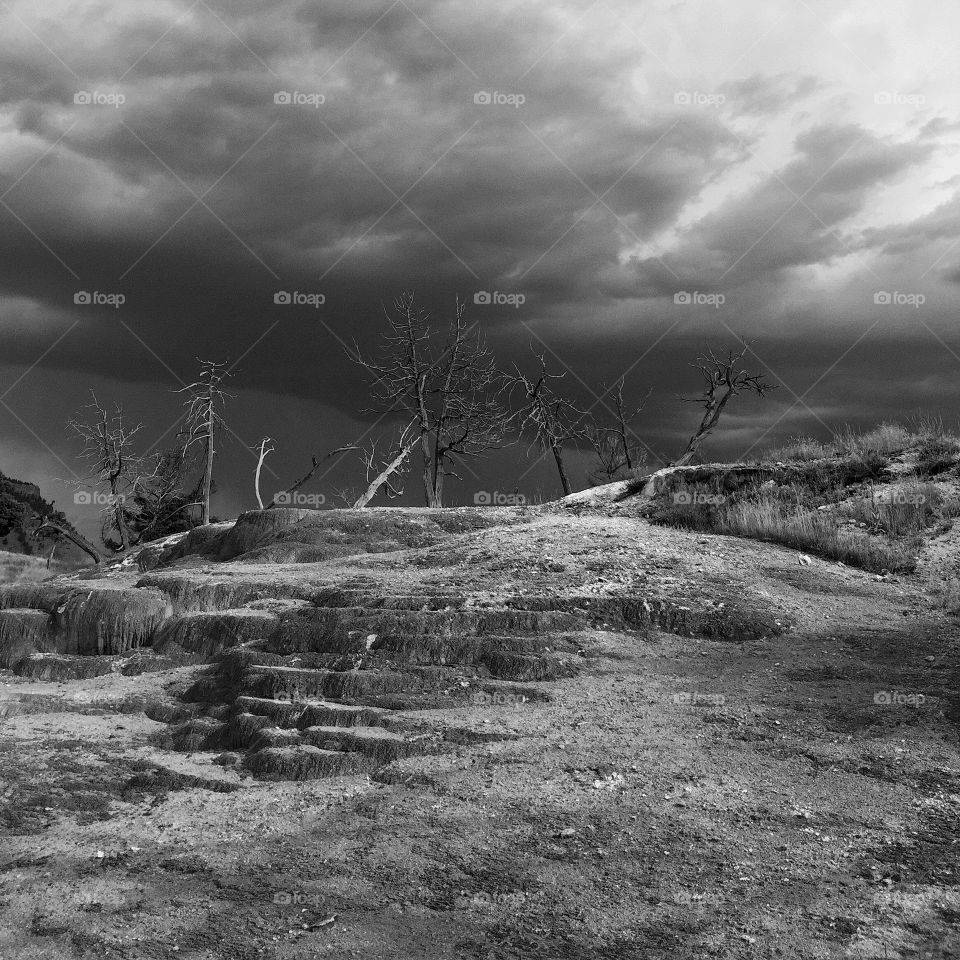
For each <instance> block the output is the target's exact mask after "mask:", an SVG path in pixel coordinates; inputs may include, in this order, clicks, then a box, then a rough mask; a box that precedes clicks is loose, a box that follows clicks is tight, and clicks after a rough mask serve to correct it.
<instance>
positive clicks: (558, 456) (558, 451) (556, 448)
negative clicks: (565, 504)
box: [550, 443, 571, 497]
mask: <svg viewBox="0 0 960 960" xmlns="http://www.w3.org/2000/svg"><path fill="white" fill-rule="evenodd" d="M550 449H551V450H552V451H553V459H554V460H556V461H557V473H559V474H560V486H561V487H563V495H564V496H565V497H566V496H569V495H570V493H571V490H570V481H569V480H568V479H567V472H566V470H564V468H563V449H562V448H561V447H560V444H559V443H552V444H550Z"/></svg>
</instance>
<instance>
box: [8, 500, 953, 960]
mask: <svg viewBox="0 0 960 960" xmlns="http://www.w3.org/2000/svg"><path fill="white" fill-rule="evenodd" d="M936 551H939V553H937V552H936ZM936 551H933V550H929V549H928V551H927V552H928V553H930V555H931V556H935V557H936V558H937V559H936V562H937V564H939V565H940V567H941V568H945V567H947V566H949V565H950V564H953V563H954V562H955V560H956V552H955V551H954V550H953V548H952V547H950V546H946V547H945V546H944V544H943V542H938V544H937V546H936ZM801 558H802V562H801ZM931 582H932V581H931V580H930V572H929V571H927V573H926V574H924V573H908V574H885V575H878V574H874V573H868V572H865V571H862V570H858V569H855V568H852V567H850V566H848V565H842V564H838V563H836V562H835V561H828V560H823V559H820V558H817V557H810V556H808V555H806V554H801V553H798V552H797V551H795V550H791V549H789V548H787V547H783V546H779V545H775V544H769V543H758V542H754V541H750V540H745V539H740V538H735V537H730V536H718V535H711V534H706V533H703V532H699V531H695V530H680V529H671V528H670V527H666V526H662V525H655V524H651V523H650V522H649V521H648V520H646V519H644V518H643V517H642V516H639V515H638V512H637V511H630V510H626V509H613V508H610V507H604V506H602V505H600V506H598V505H597V503H596V502H593V503H592V504H591V505H589V506H588V507H587V508H584V507H583V506H582V504H581V506H580V507H578V508H577V509H575V510H571V509H570V508H569V506H568V505H563V504H560V505H556V506H550V507H547V508H542V509H540V508H538V509H534V508H515V509H491V510H478V509H452V510H443V511H437V510H411V509H394V510H390V509H378V510H367V511H326V512H322V513H317V512H311V511H294V510H280V511H269V512H253V513H250V514H244V515H243V516H242V517H241V518H240V519H239V520H238V521H237V522H236V524H221V525H215V526H213V527H208V528H200V529H198V530H195V531H193V532H191V533H190V534H189V535H187V536H185V537H174V538H170V539H169V541H167V542H165V543H164V544H157V545H153V546H151V547H149V548H147V549H145V550H143V551H142V552H141V553H140V555H139V556H131V557H129V558H127V559H126V560H125V561H124V562H122V563H118V564H115V565H114V566H113V567H111V568H109V569H106V570H103V571H89V572H87V573H83V574H77V575H72V576H70V577H63V578H58V579H56V580H54V581H51V582H49V583H45V584H40V585H32V586H22V585H19V586H18V585H13V586H8V587H6V588H2V589H0V608H2V609H0V652H2V653H3V656H4V658H5V663H6V664H7V665H9V666H10V667H12V670H10V671H7V672H6V673H5V674H4V678H3V680H4V686H3V687H2V688H0V689H2V690H3V691H4V696H5V700H4V701H3V703H2V704H0V706H2V707H3V712H4V713H5V714H6V720H5V721H4V722H3V725H2V727H0V746H2V749H0V779H2V783H0V830H2V831H3V833H4V845H5V851H6V852H5V854H4V857H5V858H6V859H5V860H4V863H3V867H4V869H3V870H2V871H0V894H2V897H3V903H4V908H3V919H2V926H0V943H2V946H3V953H4V956H12V957H20V956H22V957H31V958H32V957H77V958H86V957H94V956H97V957H103V956H107V957H116V958H121V957H122V958H129V960H134V958H136V960H141V958H153V957H157V958H159V957H172V956H177V957H191V958H198V960H199V958H205V960H208V958H212V957H216V958H220V957H223V958H228V957H229V958H236V957H240V958H251V960H252V958H255V957H256V958H261V957H269V958H281V957H283V958H291V957H292V958H308V957H309V958H312V957H315V956H330V957H355V956H364V957H396V958H401V957H403V958H419V957H424V958H427V957H430V958H447V957H449V958H461V957H477V958H486V957H490V956H493V957H497V958H500V957H517V958H520V957H523V958H529V957H534V958H544V960H546V958H577V960H580V958H588V957H589V958H610V957H614V958H618V957H623V958H628V957H629V958H634V957H637V958H639V957H645V958H652V957H657V958H660V957H662V958H683V957H691V958H693V957H698V958H699V957H705V956H710V957H722V958H741V957H744V958H746V957H757V958H759V957H770V956H777V957H788V958H797V960H799V958H804V960H807V958H828V957H829V958H833V957H840V956H850V957H870V958H874V957H875V958H880V957H889V958H892V957H912V956H927V957H942V958H946V957H954V956H956V955H958V953H960V939H958V935H957V930H956V919H957V917H958V916H960V891H958V882H960V864H958V859H957V846H956V837H957V836H958V829H957V828H958V826H960V752H958V744H957V729H958V727H957V725H958V722H960V700H958V697H957V679H958V671H957V663H958V660H957V653H958V642H957V640H958V636H957V621H956V619H955V618H954V617H953V616H952V615H951V614H950V613H948V612H947V611H946V610H945V609H944V605H943V604H942V602H941V601H940V598H939V597H938V596H937V595H936V594H935V592H934V591H933V590H932V589H931V586H930V584H931Z"/></svg>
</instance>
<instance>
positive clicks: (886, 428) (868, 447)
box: [831, 423, 916, 457]
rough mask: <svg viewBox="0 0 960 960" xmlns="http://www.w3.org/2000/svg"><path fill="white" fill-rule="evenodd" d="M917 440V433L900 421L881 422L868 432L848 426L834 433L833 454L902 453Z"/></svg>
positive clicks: (862, 455) (861, 455)
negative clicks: (859, 431)
mask: <svg viewBox="0 0 960 960" xmlns="http://www.w3.org/2000/svg"><path fill="white" fill-rule="evenodd" d="M915 440H916V435H915V434H914V433H912V432H911V431H910V430H908V429H907V428H906V427H905V426H903V424H900V423H881V424H880V425H879V426H876V427H874V428H873V429H872V430H868V431H867V432H866V433H858V432H857V431H856V430H854V429H853V428H852V427H850V426H846V427H843V428H842V429H841V430H838V431H837V432H836V433H835V434H834V435H833V442H832V444H831V454H832V455H834V456H860V457H864V456H867V455H868V454H871V453H879V454H884V455H887V456H889V455H891V454H895V453H902V452H903V451H904V450H906V449H907V447H909V446H910V445H911V443H913V442H915Z"/></svg>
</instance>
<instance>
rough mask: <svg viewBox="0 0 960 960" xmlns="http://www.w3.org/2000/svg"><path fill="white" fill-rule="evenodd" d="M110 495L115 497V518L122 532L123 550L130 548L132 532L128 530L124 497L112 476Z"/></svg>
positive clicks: (118, 528) (121, 544) (118, 530)
mask: <svg viewBox="0 0 960 960" xmlns="http://www.w3.org/2000/svg"><path fill="white" fill-rule="evenodd" d="M110 496H111V497H113V520H114V523H116V525H117V532H118V533H119V534H120V548H121V549H122V550H129V549H130V533H129V531H128V530H127V520H126V517H124V515H123V498H122V497H121V496H120V495H119V494H118V493H117V482H116V479H115V478H113V477H111V478H110Z"/></svg>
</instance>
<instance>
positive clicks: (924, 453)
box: [915, 436, 960, 477]
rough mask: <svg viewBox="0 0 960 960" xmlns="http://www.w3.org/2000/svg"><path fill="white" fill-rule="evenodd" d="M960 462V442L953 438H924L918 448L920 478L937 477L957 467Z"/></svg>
mask: <svg viewBox="0 0 960 960" xmlns="http://www.w3.org/2000/svg"><path fill="white" fill-rule="evenodd" d="M958 461H960V441H958V440H956V439H954V438H953V437H945V436H930V437H924V438H923V439H922V440H921V441H920V444H919V446H918V447H917V464H916V467H915V470H916V472H917V475H918V476H921V477H935V476H937V475H938V474H941V473H944V472H945V471H947V470H949V469H950V468H951V467H955V466H956V465H957V462H958Z"/></svg>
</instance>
